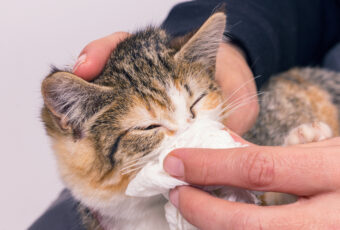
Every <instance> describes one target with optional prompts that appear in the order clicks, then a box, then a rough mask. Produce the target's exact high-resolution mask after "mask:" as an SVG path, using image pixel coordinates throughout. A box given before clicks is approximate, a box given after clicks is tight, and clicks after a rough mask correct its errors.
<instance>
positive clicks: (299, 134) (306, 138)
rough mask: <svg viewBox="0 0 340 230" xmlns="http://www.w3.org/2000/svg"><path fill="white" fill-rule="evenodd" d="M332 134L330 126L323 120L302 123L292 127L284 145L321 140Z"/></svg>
mask: <svg viewBox="0 0 340 230" xmlns="http://www.w3.org/2000/svg"><path fill="white" fill-rule="evenodd" d="M332 136H333V134H332V130H331V128H330V127H329V126H328V125H327V124H326V123H324V122H313V123H308V124H302V125H300V126H298V127H296V128H294V129H292V130H291V131H290V132H289V134H288V136H287V137H286V139H285V141H284V145H297V144H305V143H310V142H317V141H322V140H325V139H328V138H331V137H332Z"/></svg>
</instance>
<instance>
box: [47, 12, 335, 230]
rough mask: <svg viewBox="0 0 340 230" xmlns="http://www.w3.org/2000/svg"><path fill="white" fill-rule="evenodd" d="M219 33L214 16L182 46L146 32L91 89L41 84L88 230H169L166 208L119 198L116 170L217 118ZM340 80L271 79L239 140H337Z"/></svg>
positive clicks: (67, 179) (70, 78)
mask: <svg viewBox="0 0 340 230" xmlns="http://www.w3.org/2000/svg"><path fill="white" fill-rule="evenodd" d="M225 24H226V16H225V14H224V13H222V12H217V13H215V14H213V15H212V16H211V17H210V18H209V19H208V20H207V21H206V22H205V23H204V24H203V25H202V27H201V28H200V29H199V30H198V31H197V32H195V33H194V34H193V35H192V36H187V37H186V38H185V39H181V41H182V42H184V44H182V45H178V41H179V40H173V39H172V38H171V37H170V36H169V35H167V34H166V32H165V31H163V30H162V29H160V28H152V27H149V28H147V29H145V30H142V31H139V32H137V33H135V34H133V35H132V36H131V37H129V38H127V39H126V40H125V41H123V42H122V43H120V44H119V45H118V46H117V48H116V49H115V51H114V52H113V53H112V54H111V56H110V58H109V60H108V62H107V64H106V66H105V68H104V70H103V72H102V73H101V74H100V75H99V76H98V78H96V79H95V80H94V81H92V82H86V81H84V80H82V79H80V78H79V77H77V76H75V75H73V74H72V73H69V72H64V71H59V70H55V71H54V72H53V73H51V74H50V75H49V76H47V77H46V78H45V80H44V81H43V83H42V95H43V98H44V107H43V109H42V119H43V121H44V124H45V128H46V130H47V133H48V135H49V136H50V137H51V139H52V143H53V149H54V151H55V155H56V158H57V161H58V166H59V171H60V174H61V177H62V179H63V181H64V183H65V185H66V187H67V188H69V189H70V190H71V192H72V194H73V196H74V197H75V198H76V199H77V200H79V201H80V207H79V212H80V213H81V215H82V217H83V224H84V225H85V226H86V228H87V229H101V228H102V229H120V230H124V229H139V230H141V229H142V230H143V229H145V230H146V229H147V230H152V229H157V230H159V229H168V225H167V222H166V220H165V217H164V209H163V206H164V204H165V203H166V200H165V199H164V198H163V197H162V196H154V197H151V198H148V199H147V198H136V197H127V196H126V195H125V194H124V193H125V189H126V187H127V185H128V183H129V181H130V180H131V179H132V178H133V177H134V175H135V174H136V171H135V172H131V173H128V174H124V175H122V173H121V170H122V169H123V168H124V167H126V166H127V165H129V164H130V163H131V162H138V160H140V159H142V158H145V157H146V156H149V155H151V154H152V152H154V151H155V150H156V149H157V148H159V146H161V144H162V142H163V140H164V139H165V138H171V137H175V136H176V135H177V133H178V132H179V130H180V129H181V128H182V127H183V126H189V127H190V123H191V122H192V121H194V120H195V119H200V116H201V114H205V115H207V116H209V117H210V119H213V120H219V121H222V120H223V119H224V118H225V117H224V116H223V114H224V113H223V106H221V105H224V103H223V98H222V94H221V90H220V88H219V86H218V85H217V84H216V82H215V80H214V73H215V61H216V54H217V49H218V47H219V43H220V42H222V37H223V32H224V29H225ZM314 75H315V76H314ZM330 77H334V79H332V80H331V79H329V78H330ZM339 79H340V78H339V75H336V74H334V73H329V72H324V71H322V70H312V69H302V70H299V69H295V70H292V71H291V72H288V73H285V74H284V75H282V76H279V77H277V78H273V79H272V80H271V81H270V83H269V84H268V86H267V89H265V90H266V91H267V93H266V94H264V95H263V96H262V98H261V100H262V101H261V112H260V116H259V120H258V122H257V123H256V125H255V126H254V128H253V129H252V130H251V131H250V132H249V133H248V134H247V135H246V137H247V138H248V139H249V140H252V141H253V142H255V143H260V144H276V145H281V144H284V142H285V141H286V142H287V144H290V139H289V138H287V136H294V135H295V136H298V137H297V138H298V142H299V140H300V139H299V138H300V137H301V136H303V138H305V137H304V136H308V135H304V133H303V132H302V133H303V134H302V135H300V133H301V132H300V131H294V128H296V127H298V126H299V125H302V124H307V126H308V124H309V123H312V124H313V125H311V127H309V126H308V128H310V129H312V131H311V132H312V133H314V134H315V135H314V138H312V140H317V139H320V137H321V135H320V136H318V133H319V132H321V131H322V132H323V129H324V127H326V128H325V129H327V131H325V132H328V131H329V133H326V134H325V135H324V136H325V137H323V138H328V137H330V136H331V135H332V134H331V133H330V132H331V131H332V132H333V135H335V134H336V135H337V134H338V129H339V123H338V121H339V119H338V114H337V113H338V112H339V106H338V107H337V106H336V105H335V104H337V105H339V104H340V103H339V94H337V95H336V96H337V97H335V98H334V97H333V95H332V92H333V93H337V92H339V90H338V87H339V85H340V83H339ZM328 80H330V81H334V82H330V83H328ZM335 81H336V82H335ZM328 87H329V88H328ZM334 95H335V94H334ZM216 114H219V115H220V116H216ZM319 122H323V123H322V125H320V126H319V124H320V123H319ZM302 129H303V130H304V128H302ZM202 132H204V130H202ZM289 132H291V133H289ZM197 135H199V133H198V134H197ZM292 139H294V138H292ZM307 139H308V138H307ZM307 139H306V140H307ZM307 141H309V139H308V140H307Z"/></svg>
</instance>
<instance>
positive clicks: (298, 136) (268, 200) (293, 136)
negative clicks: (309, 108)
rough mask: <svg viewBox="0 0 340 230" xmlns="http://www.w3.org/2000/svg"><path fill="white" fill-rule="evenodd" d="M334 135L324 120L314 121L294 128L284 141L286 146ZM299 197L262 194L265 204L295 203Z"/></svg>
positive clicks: (283, 194)
mask: <svg viewBox="0 0 340 230" xmlns="http://www.w3.org/2000/svg"><path fill="white" fill-rule="evenodd" d="M331 137H332V130H331V128H330V127H329V126H328V125H327V124H326V123H324V122H313V123H308V124H302V125H299V126H298V127H296V128H293V129H292V130H291V131H290V132H289V133H288V135H287V137H286V138H285V141H284V146H287V145H296V144H305V143H310V142H317V141H322V140H325V139H328V138H331ZM296 200H297V197H296V196H294V195H290V194H285V193H277V192H266V193H265V194H264V195H263V196H262V201H263V202H264V204H265V205H282V204H289V203H294V202H295V201H296Z"/></svg>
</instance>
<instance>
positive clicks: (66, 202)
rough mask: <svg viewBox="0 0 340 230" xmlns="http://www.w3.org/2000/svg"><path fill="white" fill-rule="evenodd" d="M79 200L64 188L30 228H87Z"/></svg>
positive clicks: (68, 229)
mask: <svg viewBox="0 0 340 230" xmlns="http://www.w3.org/2000/svg"><path fill="white" fill-rule="evenodd" d="M77 209H78V201H76V200H75V199H74V198H73V197H72V195H71V193H70V191H69V190H67V189H64V190H63V191H62V192H61V193H60V195H59V197H58V198H57V199H56V200H55V201H54V202H53V203H52V204H51V206H50V207H49V208H48V209H47V210H46V211H45V212H44V214H43V215H42V216H41V217H39V218H38V219H37V220H36V221H35V222H34V223H33V224H32V225H31V226H30V227H29V228H28V230H42V229H49V230H60V229H63V230H85V228H84V227H83V224H82V222H81V218H80V216H79V214H78V211H77Z"/></svg>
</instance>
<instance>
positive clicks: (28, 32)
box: [0, 0, 183, 230]
mask: <svg viewBox="0 0 340 230" xmlns="http://www.w3.org/2000/svg"><path fill="white" fill-rule="evenodd" d="M181 1H183V0H139V1H138V0H125V1H118V0H110V1H109V0H97V1H94V0H59V1H51V0H31V1H22V0H21V1H19V0H12V1H3V2H2V4H1V7H0V74H1V75H0V76H1V82H0V181H1V182H0V205H1V207H0V219H1V221H0V229H1V230H13V229H14V230H15V229H26V228H27V227H28V226H29V225H30V224H31V223H32V222H33V221H34V220H35V219H36V218H37V217H38V216H39V215H40V214H42V212H43V211H44V210H45V209H46V208H47V207H48V205H49V204H50V203H51V201H52V200H53V199H54V198H56V196H57V194H58V193H59V192H60V191H61V189H62V187H63V186H62V183H61V181H60V179H59V177H58V174H57V169H56V164H55V161H54V157H53V153H52V152H51V149H50V147H49V140H48V138H47V137H46V135H45V132H44V130H43V126H42V123H41V121H40V115H39V114H40V108H41V107H42V100H41V96H40V83H41V81H42V79H43V77H44V76H46V74H47V73H48V72H49V65H50V64H55V65H56V66H57V67H65V66H66V65H72V64H73V63H74V62H75V60H76V57H77V56H78V53H79V52H80V51H81V49H82V48H83V47H84V46H85V45H86V44H87V43H88V42H90V41H91V40H94V39H97V38H100V37H102V36H105V35H108V34H110V33H112V32H115V31H130V32H132V31H134V30H135V29H137V28H141V27H142V26H144V25H146V24H150V23H151V24H156V25H157V24H159V23H160V22H161V21H162V20H163V19H164V18H165V17H166V15H167V12H168V11H169V10H170V9H171V6H173V5H175V4H176V3H178V2H181Z"/></svg>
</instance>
